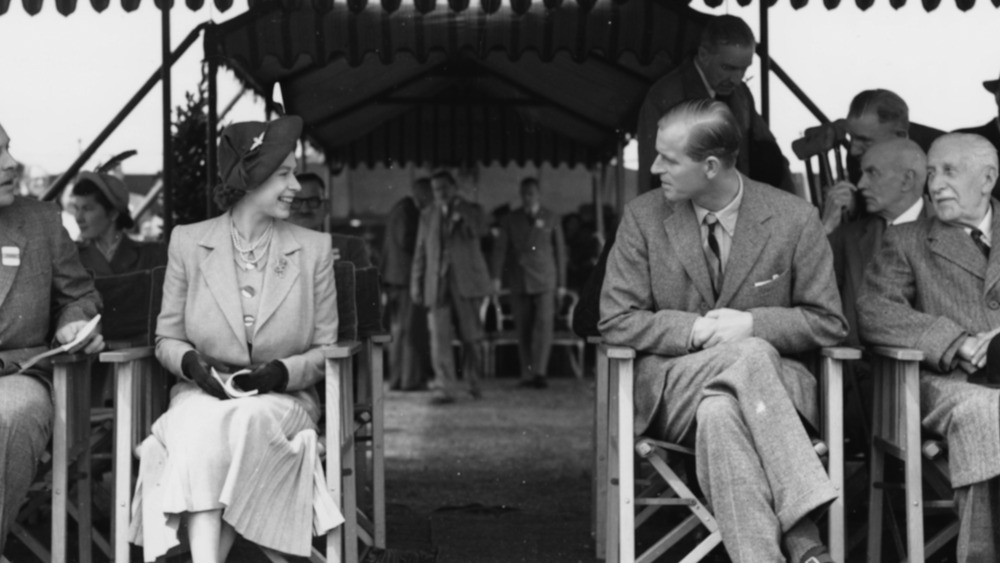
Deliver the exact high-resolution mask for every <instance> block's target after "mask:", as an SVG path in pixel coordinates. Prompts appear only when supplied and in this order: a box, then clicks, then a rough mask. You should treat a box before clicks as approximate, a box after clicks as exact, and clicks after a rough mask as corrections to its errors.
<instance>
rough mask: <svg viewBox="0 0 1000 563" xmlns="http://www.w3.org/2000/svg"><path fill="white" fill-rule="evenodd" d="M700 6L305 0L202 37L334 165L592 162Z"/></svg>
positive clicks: (607, 0) (612, 146)
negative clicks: (277, 98) (279, 104)
mask: <svg viewBox="0 0 1000 563" xmlns="http://www.w3.org/2000/svg"><path fill="white" fill-rule="evenodd" d="M705 20H706V16H705V15H704V14H700V13H698V12H695V11H693V10H691V9H690V8H687V7H686V6H683V5H680V6H677V4H676V2H671V1H668V0H655V1H654V0H575V1H570V0H566V1H560V0H544V1H540V0H535V1H531V0H508V1H506V2H502V1H501V0H480V1H479V2H475V1H474V0H473V1H471V2H470V0H465V1H464V2H463V1H461V0H450V1H449V2H447V3H446V2H437V3H436V2H434V0H412V1H411V2H401V1H399V0H395V1H393V0H383V1H382V2H381V3H379V2H366V1H365V0H351V1H347V2H343V1H339V0H338V1H336V2H334V3H332V5H331V3H330V2H329V1H328V0H303V1H301V2H299V3H298V5H297V6H294V7H289V6H288V5H287V4H277V3H272V4H265V5H259V6H256V7H255V8H254V9H252V10H251V11H250V12H248V13H247V14H244V15H242V16H239V17H237V18H235V19H233V20H231V21H229V22H226V23H224V24H221V25H219V26H216V27H215V28H214V29H211V30H210V31H209V33H208V34H206V40H205V49H206V57H215V58H216V59H217V60H218V61H220V62H222V63H223V64H225V65H227V66H229V67H231V68H233V69H234V70H235V71H236V72H237V75H238V76H240V77H241V78H242V79H243V80H244V81H246V82H247V83H249V84H251V85H252V86H254V87H255V88H256V89H257V90H258V92H260V93H262V94H263V95H265V96H268V95H269V94H270V93H271V92H272V90H273V85H274V84H280V85H281V94H282V99H283V101H284V105H285V109H286V111H287V112H288V113H293V114H297V115H300V116H302V118H303V119H304V120H305V123H306V132H307V134H308V135H309V136H310V138H312V139H313V140H314V141H316V142H317V143H318V144H319V145H320V146H321V147H322V148H323V149H324V150H325V152H326V154H327V157H328V159H329V160H330V161H331V162H340V163H343V164H346V165H351V166H356V165H359V164H368V165H371V164H374V163H376V162H383V163H386V164H393V163H406V162H412V163H417V164H430V165H457V166H466V165H468V166H471V165H473V164H475V163H488V162H494V161H495V162H500V163H504V164H505V163H508V162H518V163H524V162H535V163H541V162H548V163H552V164H571V165H572V164H579V163H583V164H593V163H597V162H602V161H606V160H608V159H609V158H611V157H612V156H613V155H614V154H615V153H616V152H617V147H618V143H619V142H620V141H622V140H623V138H624V136H625V134H626V133H628V132H631V131H633V130H634V127H635V121H636V117H637V115H638V110H639V106H640V105H641V103H642V100H643V97H644V96H645V94H646V91H647V90H648V88H649V86H650V84H651V83H652V82H653V81H655V80H656V79H657V78H659V77H661V76H663V75H664V74H665V73H666V72H668V71H669V70H670V69H672V68H673V67H675V66H676V65H677V64H678V63H679V62H680V61H681V60H682V59H683V57H684V56H685V55H686V54H687V53H688V52H690V51H691V50H692V49H693V47H694V46H695V44H696V42H697V38H698V35H699V33H700V31H701V27H702V25H703V22H704V21H705Z"/></svg>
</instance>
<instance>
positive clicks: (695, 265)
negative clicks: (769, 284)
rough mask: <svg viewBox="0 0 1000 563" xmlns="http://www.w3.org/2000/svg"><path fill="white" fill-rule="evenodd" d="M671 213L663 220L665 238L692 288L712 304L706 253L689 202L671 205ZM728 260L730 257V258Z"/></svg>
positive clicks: (713, 301) (695, 217) (710, 280)
mask: <svg viewBox="0 0 1000 563" xmlns="http://www.w3.org/2000/svg"><path fill="white" fill-rule="evenodd" d="M673 210H674V211H673V213H671V214H670V216H669V217H667V218H666V219H665V220H664V221H663V228H664V229H666V231H667V239H668V240H669V241H670V244H671V246H673V248H674V254H675V255H677V259H678V260H679V261H680V263H681V265H682V266H683V267H684V270H685V271H687V274H688V277H690V278H691V281H692V282H694V286H695V289H697V290H698V293H700V294H701V296H702V298H703V299H704V300H705V302H706V303H708V304H710V305H712V304H714V303H715V296H714V295H713V294H712V279H711V278H710V277H709V274H708V265H707V264H706V263H705V252H704V250H703V249H702V246H701V227H700V226H699V225H698V218H697V216H695V214H694V207H692V206H691V202H689V201H683V202H680V203H676V204H674V205H673ZM730 259H731V258H730Z"/></svg>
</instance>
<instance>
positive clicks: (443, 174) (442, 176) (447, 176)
mask: <svg viewBox="0 0 1000 563" xmlns="http://www.w3.org/2000/svg"><path fill="white" fill-rule="evenodd" d="M431 180H445V181H446V182H448V183H449V184H451V185H452V186H457V185H458V183H457V182H455V176H453V175H452V174H451V172H449V171H447V170H438V171H436V172H434V174H431Z"/></svg>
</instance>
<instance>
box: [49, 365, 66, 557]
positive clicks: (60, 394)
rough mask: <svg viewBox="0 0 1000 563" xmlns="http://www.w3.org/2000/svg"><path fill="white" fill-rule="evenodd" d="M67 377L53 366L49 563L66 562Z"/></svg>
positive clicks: (63, 367) (59, 368)
mask: <svg viewBox="0 0 1000 563" xmlns="http://www.w3.org/2000/svg"><path fill="white" fill-rule="evenodd" d="M69 375H70V374H69V373H68V370H67V366H65V365H57V366H56V367H55V370H54V373H53V381H52V383H53V403H54V405H55V420H54V421H53V426H52V563H65V562H66V512H67V508H66V503H67V498H66V495H67V485H68V482H69V476H68V469H69V468H68V467H67V464H68V462H69V459H68V451H69V425H68V421H67V418H68V417H69V385H70V382H69Z"/></svg>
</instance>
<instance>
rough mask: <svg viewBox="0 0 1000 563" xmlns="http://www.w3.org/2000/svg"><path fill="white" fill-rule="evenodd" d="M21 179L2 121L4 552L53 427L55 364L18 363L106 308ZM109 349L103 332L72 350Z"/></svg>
mask: <svg viewBox="0 0 1000 563" xmlns="http://www.w3.org/2000/svg"><path fill="white" fill-rule="evenodd" d="M17 176H18V164H17V162H16V161H15V160H14V158H13V157H12V156H11V154H10V137H8V136H7V132H6V131H5V130H4V128H3V127H2V126H0V553H3V549H4V544H5V540H6V538H7V532H8V531H9V530H10V527H11V525H12V524H13V523H14V518H15V517H16V516H17V511H18V509H20V507H21V503H22V502H23V500H24V496H25V495H26V494H27V492H28V487H29V486H30V485H31V481H32V479H33V478H34V475H35V468H36V466H37V465H38V460H39V459H41V457H42V454H44V453H45V446H46V444H47V443H48V441H49V433H50V431H51V426H52V416H53V410H52V398H51V396H50V390H51V382H50V379H49V378H50V375H51V367H50V366H48V365H45V366H36V367H33V368H31V369H29V370H26V371H25V372H23V373H22V371H21V367H20V363H22V362H24V361H26V360H27V359H29V358H31V357H32V356H34V355H36V354H38V353H39V352H42V351H44V350H46V349H47V348H48V347H49V344H50V342H51V340H52V338H53V335H54V336H55V340H56V341H57V342H59V343H60V344H64V343H67V342H72V341H73V340H74V339H75V338H76V335H77V332H79V331H80V329H82V328H83V326H84V325H86V324H87V321H89V320H90V319H91V318H93V317H94V315H96V314H97V313H98V312H99V310H100V307H101V298H100V296H99V295H98V294H97V291H95V290H94V285H93V283H91V280H90V276H89V275H88V274H87V272H86V271H85V270H84V269H83V266H82V265H81V264H80V260H79V258H78V257H77V252H76V245H74V244H73V241H71V240H70V239H69V235H67V234H66V231H65V230H63V228H62V225H61V222H60V217H59V209H58V208H57V207H55V206H54V205H52V204H47V203H40V202H38V201H35V200H34V199H28V198H23V197H20V196H17V195H15V194H16V192H17V189H18V182H17V180H18V177H17ZM103 347H104V340H103V338H101V335H100V333H99V332H98V333H95V334H94V335H93V336H91V337H90V338H88V339H87V340H86V341H85V342H83V343H81V344H80V345H79V346H77V347H75V348H74V350H73V351H78V350H83V351H84V352H86V353H88V354H89V353H94V352H97V351H99V350H100V349H101V348H103Z"/></svg>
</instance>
